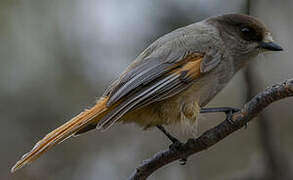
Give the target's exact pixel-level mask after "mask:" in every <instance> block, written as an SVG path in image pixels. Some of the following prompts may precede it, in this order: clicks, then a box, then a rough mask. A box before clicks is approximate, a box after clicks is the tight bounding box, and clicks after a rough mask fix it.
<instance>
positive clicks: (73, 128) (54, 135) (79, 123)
mask: <svg viewBox="0 0 293 180" xmlns="http://www.w3.org/2000/svg"><path fill="white" fill-rule="evenodd" d="M107 101H108V98H107V97H105V98H101V99H100V100H99V101H98V102H97V104H96V105H95V106H94V107H92V108H91V109H88V110H85V111H83V112H82V113H80V114H79V115H77V116H75V117H74V118H72V119H71V120H70V121H68V122H66V123H65V124H63V125H62V126H60V127H59V128H57V129H55V130H54V131H52V132H50V133H49V134H47V135H46V136H45V137H44V138H43V139H42V140H40V141H39V142H38V143H36V145H35V146H34V147H33V149H32V150H31V151H30V152H28V153H26V154H25V155H23V156H22V158H21V159H20V160H19V161H18V162H17V163H16V164H15V165H14V166H13V167H12V169H11V172H15V171H16V170H18V169H20V168H22V167H23V166H25V165H27V164H29V163H31V162H32V161H34V160H36V159H37V158H38V157H40V156H41V155H42V154H43V153H45V152H46V151H48V150H49V149H50V148H52V147H53V146H54V145H56V144H58V143H61V142H62V141H63V140H65V139H66V138H69V137H71V136H72V135H73V134H74V133H75V132H77V131H78V130H80V129H82V128H83V127H85V126H86V125H88V124H90V123H93V122H94V121H98V120H97V119H95V118H96V117H97V116H98V115H99V114H101V113H102V112H104V111H105V110H107V108H106V103H107Z"/></svg>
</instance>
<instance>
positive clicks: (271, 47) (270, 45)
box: [259, 42, 283, 51]
mask: <svg viewBox="0 0 293 180" xmlns="http://www.w3.org/2000/svg"><path fill="white" fill-rule="evenodd" d="M259 47H260V48H263V49H267V50H270V51H283V48H282V47H281V46H279V45H278V44H276V43H274V42H261V43H260V44H259Z"/></svg>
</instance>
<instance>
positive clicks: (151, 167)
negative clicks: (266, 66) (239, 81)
mask: <svg viewBox="0 0 293 180" xmlns="http://www.w3.org/2000/svg"><path fill="white" fill-rule="evenodd" d="M290 96H293V79H289V80H286V81H285V82H284V83H282V84H276V85H274V86H272V87H270V88H268V89H266V90H264V91H263V92H261V93H259V94H258V95H256V96H255V97H254V98H252V99H251V100H250V101H249V102H248V103H246V104H245V105H244V107H243V108H242V109H241V111H240V112H237V113H234V114H233V116H232V119H233V121H234V123H233V124H231V123H229V122H228V121H223V122H221V123H220V124H218V125H217V126H216V127H214V128H211V129H209V130H207V131H206V132H204V133H203V134H202V135H201V136H200V137H198V138H197V139H189V140H188V141H187V142H186V143H184V144H182V145H181V146H180V147H178V148H176V149H167V150H163V151H161V152H158V153H157V154H155V155H154V156H153V157H152V158H149V159H147V160H144V161H143V163H142V164H141V165H140V166H139V167H137V168H136V169H135V171H134V172H133V173H132V174H131V176H130V177H129V178H128V179H129V180H143V179H146V178H147V177H148V176H150V175H151V174H152V173H153V172H155V171H156V170H157V169H159V168H161V167H163V166H164V165H167V164H169V163H171V162H173V161H176V160H179V159H182V158H187V157H189V156H190V155H192V154H195V153H198V152H200V151H203V150H205V149H207V148H209V147H211V146H213V145H214V144H216V143H218V142H219V141H221V140H223V139H224V138H225V137H227V136H228V135H230V134H232V133H233V132H235V131H237V130H239V129H240V128H242V127H243V126H245V124H247V123H248V122H249V121H251V120H252V119H253V118H254V117H255V116H257V115H258V114H259V113H260V112H261V111H262V110H263V109H264V108H266V107H267V106H269V105H270V104H271V103H273V102H275V101H277V100H280V99H283V98H286V97H290Z"/></svg>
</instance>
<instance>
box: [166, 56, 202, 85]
mask: <svg viewBox="0 0 293 180" xmlns="http://www.w3.org/2000/svg"><path fill="white" fill-rule="evenodd" d="M203 58H204V55H203V54H199V53H193V54H191V55H189V56H187V57H186V59H184V62H183V64H182V66H181V67H179V68H177V69H174V70H173V72H172V73H177V74H181V77H182V78H183V79H186V80H196V79H197V78H198V77H199V76H200V74H201V73H200V65H201V62H202V61H203Z"/></svg>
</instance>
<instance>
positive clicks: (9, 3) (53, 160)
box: [0, 0, 293, 180]
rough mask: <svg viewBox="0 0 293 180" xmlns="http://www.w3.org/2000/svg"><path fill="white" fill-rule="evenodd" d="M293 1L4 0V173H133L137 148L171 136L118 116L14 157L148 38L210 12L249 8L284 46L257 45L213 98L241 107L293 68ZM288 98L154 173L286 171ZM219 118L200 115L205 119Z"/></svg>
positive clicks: (192, 175) (84, 103)
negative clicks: (33, 156)
mask: <svg viewBox="0 0 293 180" xmlns="http://www.w3.org/2000/svg"><path fill="white" fill-rule="evenodd" d="M292 8H293V2H292V1H290V0H283V1H274V0H258V1H251V2H249V1H246V0H222V1H217V0H180V1H179V0H178V1H175V0H170V1H156V0H144V1H135V0H125V1H119V0H107V1H102V0H83V1H80V0H42V1H40V0H1V1H0V42H1V43H0V55H1V56H0V57H1V62H0V63H1V64H0V84H1V86H0V120H1V131H0V143H1V148H0V159H1V162H0V179H3V180H6V179H8V180H10V179H14V180H20V179H21V180H27V179H29V180H31V179H32V180H38V179H42V180H51V179H54V180H69V179H70V180H80V179H87V180H97V179H99V180H109V179H126V178H127V177H128V176H129V175H130V174H131V172H132V171H133V170H134V168H135V167H136V166H137V165H138V164H140V163H141V162H142V160H144V159H146V158H149V157H151V156H152V155H153V154H154V153H155V152H158V151H160V150H162V149H165V148H167V147H168V145H169V141H168V140H167V139H166V138H165V137H164V136H163V135H162V134H161V133H160V132H158V130H156V129H153V130H150V131H141V129H140V128H138V127H137V126H135V125H126V126H121V125H117V126H115V127H113V128H111V129H110V130H108V131H106V132H103V133H101V132H99V131H92V132H90V133H88V134H86V135H84V136H80V137H78V138H71V139H68V140H67V141H65V142H64V143H62V144H61V145H58V146H56V148H54V149H53V150H52V151H49V152H48V153H46V154H45V155H44V156H42V157H41V158H40V159H39V160H38V161H36V162H35V163H33V164H32V165H30V166H28V167H26V168H24V169H21V170H20V171H18V172H16V173H15V174H10V168H11V167H12V165H13V164H14V163H15V162H16V161H17V160H18V159H19V158H20V156H21V155H22V154H23V153H25V152H27V151H28V150H29V149H30V148H31V147H32V146H33V145H34V143H36V142H37V141H38V140H39V139H40V138H42V137H43V136H44V135H45V134H47V133H48V132H49V131H51V130H53V129H54V128H56V127H57V126H59V125H61V124H63V123H64V122H65V121H67V120H68V119H70V118H71V117H73V116H74V115H76V114H78V113H79V112H80V111H81V110H83V109H85V108H87V107H90V106H91V105H93V104H94V102H95V100H96V99H97V98H98V97H99V96H100V95H102V93H103V91H104V90H105V89H106V87H107V85H109V83H110V82H111V81H112V80H113V79H114V78H115V77H117V76H118V75H119V73H120V72H121V71H123V70H124V69H125V68H126V67H127V65H128V64H129V63H130V62H131V61H132V60H133V59H134V58H135V57H136V56H137V55H138V54H139V53H140V52H141V51H142V50H143V49H144V48H146V47H147V45H149V44H150V43H151V42H153V41H154V40H155V39H157V38H158V37H160V36H162V35H163V34H165V33H167V32H170V31H172V30H174V29H175V28H178V27H181V26H185V25H188V24H190V23H193V22H196V21H199V20H202V19H204V18H206V17H209V16H211V15H219V14H223V13H231V12H242V13H248V12H249V13H250V14H252V15H254V16H257V17H259V18H260V19H262V20H263V22H264V23H265V24H267V26H268V27H269V28H270V29H271V31H272V33H273V35H274V37H275V40H276V41H277V42H278V43H279V44H280V45H281V46H282V47H284V49H285V51H284V52H280V53H279V52H278V53H273V54H272V53H268V54H265V55H261V56H259V57H258V58H257V59H256V60H255V61H254V62H252V65H253V67H252V66H251V65H250V67H249V71H243V72H240V73H238V74H237V75H236V76H235V78H234V79H233V80H232V81H231V82H230V84H229V85H228V86H227V88H225V89H224V91H222V92H221V94H219V95H218V96H217V97H216V98H215V99H214V100H213V101H212V102H211V103H210V104H209V105H208V106H233V107H241V106H242V105H243V104H244V103H245V102H246V101H247V98H248V97H250V96H252V95H254V94H256V93H257V92H259V91H261V90H263V89H264V88H266V87H267V86H270V85H272V84H273V83H275V82H281V81H283V80H285V79H288V78H293V71H292V67H293V60H292V57H293V51H292V45H293V41H292V40H293V32H292V29H293V23H292V18H293V12H292ZM292 106H293V100H292V99H286V100H283V101H280V102H277V103H275V104H273V105H271V106H270V107H269V108H268V109H266V110H265V111H264V113H263V114H262V116H260V117H261V119H262V120H261V121H253V122H252V123H249V125H248V128H247V129H246V130H244V129H243V130H240V131H238V132H236V133H234V134H233V135H231V136H229V137H227V138H226V139H225V140H223V141H221V142H220V143H218V144H216V145H215V146H213V147H212V148H210V149H208V150H206V151H203V152H201V153H199V154H197V155H194V156H192V157H190V159H189V161H188V163H187V165H185V166H180V165H179V163H178V162H174V163H172V164H170V165H168V166H166V167H164V168H162V169H160V170H158V171H157V172H155V173H154V174H153V175H152V176H151V177H150V179H170V180H171V179H172V180H173V179H174V180H176V179H208V180H209V179H211V180H213V179H239V180H240V179H241V180H242V179H269V178H271V179H290V177H292V176H291V159H292V156H293V153H292V149H293V138H292V135H293V131H292V127H293V121H292V118H291V117H292V115H293V111H292V110H291V109H292ZM223 119H224V115H223V114H209V115H204V116H202V117H201V118H200V131H201V132H202V131H204V130H206V129H208V128H211V127H213V126H215V125H216V124H217V123H218V122H219V121H222V120H223ZM258 120H259V119H258Z"/></svg>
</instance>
